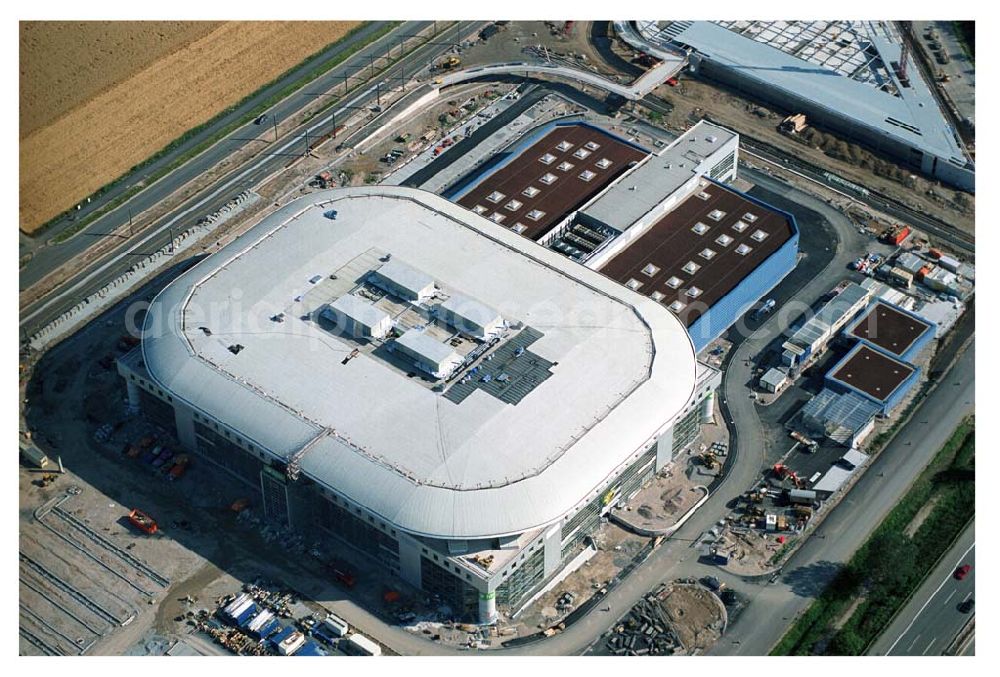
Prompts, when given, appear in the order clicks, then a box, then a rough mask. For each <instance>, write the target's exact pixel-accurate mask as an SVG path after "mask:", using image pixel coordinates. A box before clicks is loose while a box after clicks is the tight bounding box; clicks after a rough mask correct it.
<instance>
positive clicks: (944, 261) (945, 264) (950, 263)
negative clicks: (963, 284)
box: [938, 256, 962, 273]
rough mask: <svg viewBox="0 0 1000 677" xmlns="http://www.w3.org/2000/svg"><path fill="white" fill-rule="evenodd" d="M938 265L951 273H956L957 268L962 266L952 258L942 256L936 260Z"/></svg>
mask: <svg viewBox="0 0 1000 677" xmlns="http://www.w3.org/2000/svg"><path fill="white" fill-rule="evenodd" d="M938 263H939V264H940V265H941V267H942V268H945V269H946V270H950V271H951V272H953V273H957V272H958V267H959V266H960V265H962V262H961V261H959V260H958V259H956V258H954V257H952V256H942V257H940V258H939V259H938Z"/></svg>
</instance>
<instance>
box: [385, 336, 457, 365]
mask: <svg viewBox="0 0 1000 677" xmlns="http://www.w3.org/2000/svg"><path fill="white" fill-rule="evenodd" d="M393 347H394V348H395V349H397V350H401V351H402V352H403V353H405V354H406V355H407V356H409V357H410V358H412V359H413V360H414V361H415V362H416V364H417V366H419V367H421V368H423V369H424V370H425V371H428V372H430V373H431V374H433V375H434V376H438V377H442V376H447V375H448V374H450V373H451V372H452V371H454V369H455V367H457V366H458V365H459V364H461V362H462V358H461V356H460V355H459V354H458V353H456V352H455V351H454V350H452V349H451V348H450V347H448V346H447V345H446V344H444V343H441V341H438V340H437V339H435V338H433V337H431V336H428V335H427V334H425V333H424V330H422V329H418V328H416V327H414V328H413V329H410V330H409V331H407V332H406V333H404V334H403V335H402V336H400V337H399V338H398V339H396V342H395V343H394V344H393Z"/></svg>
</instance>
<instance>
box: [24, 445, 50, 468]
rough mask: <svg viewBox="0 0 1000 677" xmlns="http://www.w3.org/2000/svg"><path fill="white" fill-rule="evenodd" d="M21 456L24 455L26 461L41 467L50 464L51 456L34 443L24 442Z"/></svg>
mask: <svg viewBox="0 0 1000 677" xmlns="http://www.w3.org/2000/svg"><path fill="white" fill-rule="evenodd" d="M21 456H23V457H24V460H25V461H27V462H28V463H30V464H32V465H35V466H38V467H39V468H43V469H44V468H47V467H48V466H49V457H48V456H46V455H45V452H43V451H42V450H41V449H39V448H38V447H36V446H35V445H34V444H22V445H21Z"/></svg>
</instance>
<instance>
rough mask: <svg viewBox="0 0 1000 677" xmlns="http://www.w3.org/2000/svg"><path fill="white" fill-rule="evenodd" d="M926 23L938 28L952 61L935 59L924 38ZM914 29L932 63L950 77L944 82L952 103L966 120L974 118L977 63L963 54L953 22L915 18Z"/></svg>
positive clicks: (940, 38)
mask: <svg viewBox="0 0 1000 677" xmlns="http://www.w3.org/2000/svg"><path fill="white" fill-rule="evenodd" d="M929 26H934V27H935V28H937V31H938V36H939V42H940V43H941V46H942V47H943V48H944V51H945V52H947V53H948V56H949V57H951V62H950V63H947V64H939V63H938V62H937V61H935V60H934V55H933V52H931V49H930V46H929V45H930V43H929V41H928V40H927V39H925V38H924V31H925V30H927V28H928V27H929ZM913 30H914V32H916V34H917V40H918V41H919V42H920V44H921V45H923V47H925V48H926V49H927V53H928V54H930V55H931V57H930V58H931V61H933V62H934V67H935V68H937V69H938V70H940V71H944V72H945V73H947V74H948V76H949V77H950V78H951V79H950V80H949V81H948V82H946V83H944V88H945V90H947V92H948V95H949V96H950V97H951V100H952V101H954V102H955V107H956V108H958V110H959V112H960V113H961V114H962V115H964V116H965V117H966V118H968V119H969V120H972V121H973V122H975V119H976V67H975V65H974V64H973V63H972V62H971V61H969V57H967V56H966V55H965V50H963V49H962V45H961V43H959V41H958V36H957V35H956V34H955V26H954V24H953V22H951V21H914V22H913Z"/></svg>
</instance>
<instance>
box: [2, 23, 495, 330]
mask: <svg viewBox="0 0 1000 677" xmlns="http://www.w3.org/2000/svg"><path fill="white" fill-rule="evenodd" d="M424 24H426V25H429V22H423V24H421V23H420V22H418V23H417V24H416V25H415V26H411V24H404V26H403V27H402V28H401V29H400V30H402V29H405V28H407V27H415V28H419V27H420V26H421V25H424ZM477 26H478V24H477V22H471V21H470V22H461V23H459V24H456V25H454V26H452V27H450V28H448V29H446V30H444V31H441V32H439V34H438V36H437V38H435V40H434V43H435V44H426V45H422V46H420V47H418V48H416V49H415V50H414V51H413V52H412V53H411V54H409V55H408V56H407V58H406V61H407V62H408V63H410V66H409V68H408V70H409V71H410V72H416V71H417V70H418V68H422V67H423V66H424V65H426V64H427V63H429V62H431V61H433V60H434V59H436V58H437V57H438V56H439V55H440V54H441V53H443V52H444V51H446V50H447V49H448V48H449V47H448V45H446V44H441V43H444V42H445V41H448V40H458V39H461V38H463V37H465V36H467V35H469V34H470V33H472V32H475V30H476V28H477ZM387 37H388V36H387ZM377 47H378V43H376V45H374V46H373V47H372V49H376V48H377ZM373 53H374V52H373ZM328 77H329V79H326V77H324V78H321V81H316V82H313V83H312V84H310V85H308V86H307V89H308V91H310V92H319V91H324V90H323V89H322V87H326V88H327V89H332V88H334V87H335V86H336V85H337V83H338V82H339V81H342V77H343V76H342V75H340V74H339V69H334V71H333V72H331V74H328ZM375 98H376V89H375V84H374V83H373V84H371V85H369V86H368V87H366V88H365V89H364V90H363V91H361V92H360V93H357V94H355V95H354V96H353V97H352V98H351V99H350V100H349V101H347V102H346V103H338V104H337V107H336V109H335V113H336V114H338V115H341V114H345V113H349V112H351V111H352V110H353V109H354V108H357V107H368V106H371V105H373V104H374V102H375ZM309 100H311V97H304V96H301V95H293V96H292V97H290V98H289V100H288V101H290V102H293V103H290V104H289V105H294V106H297V107H301V106H303V105H305V104H306V103H308V102H309ZM330 123H331V115H330V114H329V113H327V114H324V115H322V116H319V118H318V119H317V120H315V121H312V122H311V124H308V126H307V125H303V126H300V127H299V128H297V129H296V130H295V131H293V132H292V133H290V134H286V135H285V137H283V139H280V140H279V142H278V144H279V145H278V147H277V148H275V149H274V150H271V151H269V152H267V153H262V154H260V155H258V156H256V157H255V158H253V159H252V160H251V161H250V162H248V163H247V164H245V165H244V166H242V167H236V168H234V169H233V170H232V171H230V172H229V173H228V174H227V175H226V176H224V177H223V178H222V179H220V180H219V181H218V182H216V183H215V184H213V185H212V186H209V187H207V188H205V189H203V190H202V191H200V192H198V193H196V194H195V195H193V196H192V197H191V198H189V199H188V200H186V201H185V202H184V204H182V205H180V206H179V207H177V208H176V209H174V210H173V211H171V212H170V213H168V214H166V215H164V216H163V217H162V218H161V219H159V220H157V222H156V223H154V224H153V225H151V226H150V227H148V228H146V229H145V230H143V231H142V232H140V233H137V234H136V235H135V236H134V237H132V238H130V239H129V240H127V241H124V240H123V242H122V245H121V246H119V247H117V248H114V249H112V250H111V251H109V252H107V253H105V254H104V255H103V256H101V257H99V258H98V259H96V260H95V261H94V262H93V263H91V264H90V265H89V266H88V267H87V268H86V269H84V270H81V271H79V272H78V273H77V274H76V275H75V276H74V277H72V278H71V279H69V280H67V281H66V282H65V283H64V284H63V285H61V286H60V288H59V290H58V292H57V293H53V294H50V295H49V296H47V297H45V298H44V299H42V300H40V301H38V302H36V303H33V304H29V305H27V306H25V307H22V308H21V318H20V319H21V328H22V330H23V331H24V332H25V333H26V334H27V335H31V334H33V333H34V332H35V331H37V330H38V329H39V328H41V327H42V326H44V325H46V324H47V323H48V322H50V321H51V320H52V319H54V318H55V317H58V316H59V315H60V314H61V313H63V312H65V311H66V310H68V309H69V308H72V307H73V306H74V305H76V304H77V303H78V302H79V301H80V300H82V299H83V298H86V297H87V296H89V295H90V294H91V293H93V292H94V291H96V290H97V289H100V288H101V287H103V286H104V285H105V284H107V283H108V282H109V281H111V280H113V279H114V278H116V277H117V276H119V275H121V274H122V273H123V272H125V271H126V270H128V268H129V267H130V266H131V265H132V263H133V262H134V260H135V259H136V258H137V257H142V256H145V255H148V254H150V253H152V252H154V251H156V250H158V249H160V248H161V247H163V246H165V245H166V244H167V243H168V242H169V240H170V239H171V236H172V229H174V228H177V229H183V228H186V227H188V226H190V225H193V223H194V222H195V221H196V220H197V219H198V218H199V217H200V216H203V215H205V214H210V213H212V212H213V211H215V210H216V209H218V208H219V207H220V206H222V205H223V204H225V203H226V202H227V201H228V200H229V199H231V198H232V197H233V196H234V195H236V194H238V193H239V192H241V191H243V190H245V189H247V188H250V187H252V186H254V185H256V184H257V183H259V182H260V181H262V180H263V179H265V178H266V177H268V176H270V175H271V174H272V173H274V172H276V171H278V170H280V169H281V168H282V167H284V166H285V165H286V164H287V163H288V162H289V161H290V160H291V159H293V158H294V157H295V155H296V154H297V153H298V150H297V149H298V148H303V149H304V147H305V143H306V142H307V137H316V136H319V135H321V134H323V133H325V132H326V131H327V130H328V129H329V127H330ZM237 133H238V132H237ZM216 149H218V150H217V152H219V153H221V156H220V157H216V158H215V161H219V160H221V159H222V158H223V157H225V156H226V155H228V154H229V153H230V152H232V151H233V147H232V146H229V145H228V142H227V141H223V142H220V143H219V144H216V146H213V149H211V150H216ZM200 157H201V156H199V158H200ZM199 163H200V160H199ZM194 164H195V161H194V160H192V162H191V163H188V164H186V165H184V166H183V167H181V168H179V169H178V170H176V171H175V172H174V173H171V174H170V175H168V176H167V177H164V178H163V179H161V180H160V181H158V182H157V183H155V184H153V185H152V186H151V187H150V188H149V189H147V190H146V191H143V192H142V193H140V194H139V195H137V196H136V197H135V198H133V201H134V200H137V199H139V197H140V196H145V197H144V198H143V199H153V198H155V199H156V200H161V199H163V198H164V197H166V196H167V195H169V194H170V193H172V192H173V191H175V190H176V189H177V188H179V187H180V186H181V185H183V184H184V183H186V182H187V181H188V180H190V179H191V178H192V177H190V176H188V168H189V167H192V166H193V165H194ZM205 169H206V167H200V169H199V170H198V171H199V172H201V171H204V170H205ZM182 170H184V171H182ZM133 204H137V203H133ZM143 208H145V207H143ZM115 214H118V217H117V218H119V219H121V218H125V219H126V220H127V218H128V217H127V214H126V215H125V216H124V217H122V215H121V213H120V210H116V211H115V212H112V213H111V214H108V215H107V216H105V217H103V218H102V219H99V220H98V222H97V223H99V224H100V223H104V222H105V219H109V220H110V219H113V218H114V217H115ZM120 223H121V222H120V221H119V222H118V223H116V224H114V225H108V224H105V226H104V227H106V228H113V227H115V225H119V224H120ZM90 238H91V236H89V235H87V234H81V235H78V236H76V237H74V238H73V239H72V240H70V241H69V242H75V243H79V244H80V246H81V247H83V246H85V245H87V244H89V243H90ZM50 250H51V251H55V249H54V248H52V249H47V250H43V251H50ZM35 263H36V260H32V262H31V263H29V266H30V265H32V264H35ZM38 265H41V264H40V263H39V264H38ZM25 275H26V273H25V270H22V271H21V287H22V288H23V287H24V286H25V284H26V282H25Z"/></svg>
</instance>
